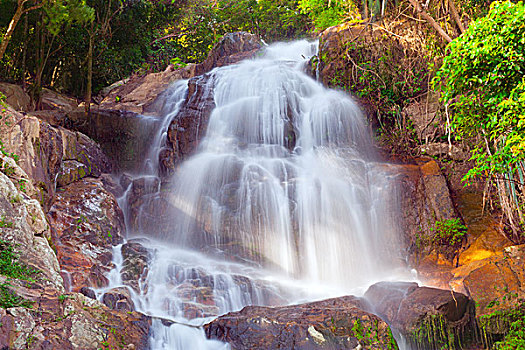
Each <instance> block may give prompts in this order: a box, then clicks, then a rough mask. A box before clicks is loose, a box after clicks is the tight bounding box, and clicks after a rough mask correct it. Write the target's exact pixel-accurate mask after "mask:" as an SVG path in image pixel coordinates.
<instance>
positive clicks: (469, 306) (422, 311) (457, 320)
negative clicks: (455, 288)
mask: <svg viewBox="0 0 525 350" xmlns="http://www.w3.org/2000/svg"><path fill="white" fill-rule="evenodd" d="M364 297H365V298H366V299H367V300H368V301H369V302H370V303H371V304H372V305H374V307H373V310H374V312H375V313H376V314H378V315H379V316H381V317H382V318H383V319H384V320H385V321H386V322H388V324H389V325H390V326H391V327H392V328H394V329H396V330H398V331H400V332H401V333H402V334H404V335H405V337H407V339H408V340H409V342H410V343H412V344H413V345H414V346H416V347H417V348H418V349H419V348H421V349H440V348H443V346H444V347H445V348H447V349H451V348H457V347H460V344H464V345H465V344H468V342H471V341H473V340H475V335H476V325H475V312H474V309H475V306H474V302H473V301H472V300H471V299H469V298H468V297H467V296H466V295H464V294H461V293H456V292H452V291H448V290H443V289H436V288H428V287H418V285H417V284H416V283H408V282H380V283H377V284H374V285H372V286H371V287H370V288H369V289H368V290H367V292H366V293H365V296H364Z"/></svg>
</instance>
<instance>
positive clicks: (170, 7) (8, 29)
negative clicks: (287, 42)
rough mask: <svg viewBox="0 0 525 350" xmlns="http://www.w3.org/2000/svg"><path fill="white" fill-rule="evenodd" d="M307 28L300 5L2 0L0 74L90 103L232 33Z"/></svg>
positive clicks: (282, 33) (283, 1)
mask: <svg viewBox="0 0 525 350" xmlns="http://www.w3.org/2000/svg"><path fill="white" fill-rule="evenodd" d="M13 29H14V30H13ZM309 29H310V22H309V20H308V18H307V17H306V16H305V15H302V14H300V13H299V8H298V7H297V2H296V1H295V0H278V1H269V0H261V1H255V0H237V1H231V0H219V1H209V0H149V1H148V0H140V1H129V0H110V1H99V0H74V1H73V0H18V2H16V1H11V0H2V1H1V2H0V32H1V33H3V34H4V35H3V38H2V44H1V46H0V48H3V49H1V50H0V76H1V77H2V80H4V81H11V82H16V83H22V84H24V86H27V89H28V90H29V91H31V92H32V96H33V97H34V98H35V101H36V102H38V97H39V94H40V91H41V89H42V87H44V86H47V87H51V88H53V89H54V90H57V91H61V92H65V93H68V94H71V95H74V96H77V97H79V98H85V99H87V100H90V99H91V92H92V91H94V92H97V91H98V90H100V89H101V88H103V87H105V86H107V85H109V84H111V83H113V82H115V81H117V80H120V79H123V78H125V77H128V76H130V75H131V74H133V73H137V72H139V73H140V72H150V71H160V70H163V69H164V68H165V67H166V66H167V65H168V64H170V63H174V64H184V63H190V62H199V61H202V60H203V58H205V57H206V54H207V52H208V51H209V50H210V48H211V47H212V46H213V44H215V43H216V42H217V41H218V40H219V39H220V38H221V37H222V35H224V34H225V33H227V32H232V31H238V30H245V31H249V32H253V33H256V34H259V35H260V36H261V37H262V38H263V39H264V40H267V41H275V40H283V39H290V38H295V37H298V36H301V35H305V34H306V33H307V31H308V30H309ZM4 50H5V53H4V52H3V51H4Z"/></svg>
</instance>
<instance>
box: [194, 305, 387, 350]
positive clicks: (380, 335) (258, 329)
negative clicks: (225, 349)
mask: <svg viewBox="0 0 525 350" xmlns="http://www.w3.org/2000/svg"><path fill="white" fill-rule="evenodd" d="M361 306H362V304H361V301H360V300H359V299H357V298H355V297H352V296H347V297H341V298H335V299H328V300H324V301H319V302H314V303H308V304H301V305H292V306H284V307H277V308H270V307H260V306H247V307H245V308H244V309H242V310H241V311H239V312H231V313H229V314H226V315H224V316H221V317H219V318H218V319H216V320H214V321H212V322H211V323H209V324H207V325H205V326H204V329H205V332H206V336H207V337H208V338H211V339H218V340H221V341H226V342H228V343H230V345H231V346H232V348H233V349H355V348H363V349H385V348H387V347H388V345H389V344H391V345H392V347H393V348H397V346H396V345H395V340H394V339H393V338H392V335H391V333H390V329H389V328H388V325H387V324H386V323H385V322H383V321H382V320H381V319H379V318H378V317H377V316H374V315H372V314H369V313H367V312H365V311H363V310H362V309H361Z"/></svg>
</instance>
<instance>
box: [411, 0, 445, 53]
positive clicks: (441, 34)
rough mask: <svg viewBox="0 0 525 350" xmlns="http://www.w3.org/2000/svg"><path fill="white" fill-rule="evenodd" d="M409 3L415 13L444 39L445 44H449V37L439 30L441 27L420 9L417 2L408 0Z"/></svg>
mask: <svg viewBox="0 0 525 350" xmlns="http://www.w3.org/2000/svg"><path fill="white" fill-rule="evenodd" d="M409 1H410V3H411V4H412V5H413V6H414V7H415V8H416V11H417V12H418V13H419V14H420V15H421V16H422V17H423V18H424V19H426V20H427V22H428V23H430V25H431V26H432V27H433V28H434V29H435V30H436V31H437V32H438V34H439V35H440V36H441V37H442V38H443V39H445V41H446V42H447V43H449V42H451V41H452V39H451V38H450V36H449V35H448V34H447V33H446V32H445V31H444V30H443V28H441V26H440V25H439V24H438V23H437V22H436V21H435V20H434V18H432V16H430V15H429V14H428V13H427V11H425V10H423V8H422V7H421V4H420V3H419V0H409Z"/></svg>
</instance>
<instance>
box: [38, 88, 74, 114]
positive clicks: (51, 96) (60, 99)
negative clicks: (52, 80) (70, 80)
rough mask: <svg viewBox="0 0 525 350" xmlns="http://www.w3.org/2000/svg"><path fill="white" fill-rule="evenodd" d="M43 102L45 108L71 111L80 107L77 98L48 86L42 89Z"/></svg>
mask: <svg viewBox="0 0 525 350" xmlns="http://www.w3.org/2000/svg"><path fill="white" fill-rule="evenodd" d="M41 102H42V109H43V110H54V111H56V110H60V111H63V112H69V111H72V110H74V109H76V108H77V107H78V103H77V101H76V100H75V99H73V98H70V97H67V96H65V95H62V94H59V93H58V92H56V91H52V90H49V89H46V88H44V89H42V101H41Z"/></svg>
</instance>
